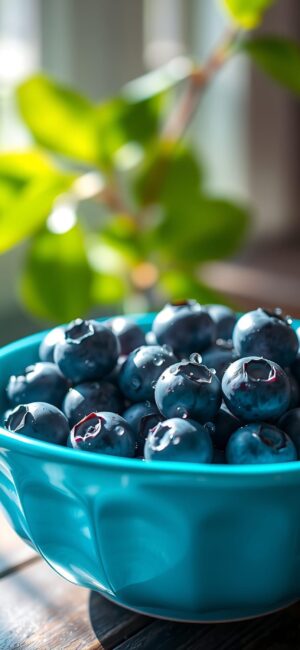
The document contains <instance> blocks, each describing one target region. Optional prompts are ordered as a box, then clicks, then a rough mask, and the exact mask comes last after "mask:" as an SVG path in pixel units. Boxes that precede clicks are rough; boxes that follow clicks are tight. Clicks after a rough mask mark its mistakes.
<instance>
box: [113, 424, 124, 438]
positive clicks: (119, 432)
mask: <svg viewBox="0 0 300 650" xmlns="http://www.w3.org/2000/svg"><path fill="white" fill-rule="evenodd" d="M114 431H115V433H116V434H117V436H122V435H123V433H125V429H124V427H121V426H120V425H118V426H117V427H115V429H114Z"/></svg>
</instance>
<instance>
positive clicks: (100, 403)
mask: <svg viewBox="0 0 300 650" xmlns="http://www.w3.org/2000/svg"><path fill="white" fill-rule="evenodd" d="M123 408H124V400H123V397H122V395H121V393H120V391H119V389H118V387H117V386H115V385H114V384H112V383H111V382H109V381H106V380H105V379H102V380H100V381H87V382H83V383H82V384H78V385H77V386H74V388H71V389H70V390H69V392H68V393H67V395H66V397H65V399H64V402H63V412H64V414H65V415H66V417H67V418H68V420H69V423H70V426H71V427H73V426H74V424H76V423H77V422H79V420H82V418H84V417H85V416H86V415H89V413H92V412H97V411H104V410H105V411H111V412H114V413H121V412H122V411H123Z"/></svg>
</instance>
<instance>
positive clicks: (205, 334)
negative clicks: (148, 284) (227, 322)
mask: <svg viewBox="0 0 300 650" xmlns="http://www.w3.org/2000/svg"><path fill="white" fill-rule="evenodd" d="M152 330H153V332H154V334H155V336H156V338H157V340H158V342H159V343H160V344H161V345H163V344H166V345H170V346H171V348H172V349H173V350H174V354H176V355H177V356H179V357H183V356H189V355H190V354H192V352H202V351H203V350H205V349H206V348H208V347H209V346H210V345H212V343H213V342H214V341H215V338H216V326H215V324H214V322H213V320H212V318H211V317H210V315H209V313H208V311H207V309H205V308H203V307H201V306H200V305H199V303H198V302H197V301H196V300H187V301H184V302H173V303H169V304H167V305H166V306H165V307H164V308H163V309H162V311H160V312H159V313H158V314H157V316H156V317H155V319H154V321H153V325H152Z"/></svg>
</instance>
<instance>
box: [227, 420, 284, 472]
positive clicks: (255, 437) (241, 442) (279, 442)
mask: <svg viewBox="0 0 300 650" xmlns="http://www.w3.org/2000/svg"><path fill="white" fill-rule="evenodd" d="M226 458H227V462H228V463H230V464H233V465H244V464H249V465H256V464H262V463H282V462H288V461H292V460H297V452H296V447H295V445H294V443H293V442H292V440H291V439H290V438H289V436H287V435H286V433H284V431H281V430H280V429H278V428H277V427H275V426H273V425H272V424H267V423H265V422H257V423H252V424H247V425H246V426H245V427H241V428H240V429H238V430H237V431H236V432H235V433H233V434H232V436H231V437H230V439H229V442H228V445H227V447H226Z"/></svg>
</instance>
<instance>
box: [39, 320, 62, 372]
mask: <svg viewBox="0 0 300 650" xmlns="http://www.w3.org/2000/svg"><path fill="white" fill-rule="evenodd" d="M64 337H65V328H64V327H63V326H60V327H55V328H54V329H53V330H50V332H48V334H46V336H45V337H44V338H43V340H42V342H41V345H40V347H39V357H40V360H41V361H50V363H53V362H54V348H55V346H56V344H57V343H61V342H62V341H64Z"/></svg>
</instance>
